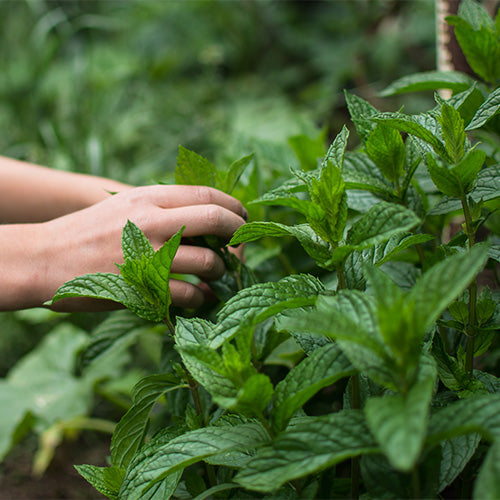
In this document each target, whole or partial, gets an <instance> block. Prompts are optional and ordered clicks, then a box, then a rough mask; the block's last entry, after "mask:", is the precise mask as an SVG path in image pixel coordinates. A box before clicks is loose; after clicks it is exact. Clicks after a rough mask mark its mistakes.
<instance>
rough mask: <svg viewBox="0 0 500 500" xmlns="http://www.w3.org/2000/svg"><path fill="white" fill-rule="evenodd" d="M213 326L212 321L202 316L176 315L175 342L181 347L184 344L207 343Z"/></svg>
mask: <svg viewBox="0 0 500 500" xmlns="http://www.w3.org/2000/svg"><path fill="white" fill-rule="evenodd" d="M214 327H215V325H214V324H213V323H211V322H210V321H207V320H205V319H202V318H182V317H180V316H178V317H177V321H176V324H175V343H176V344H177V345H178V346H181V347H182V346H184V345H186V344H196V345H208V343H209V338H210V335H211V334H212V332H213V329H214Z"/></svg>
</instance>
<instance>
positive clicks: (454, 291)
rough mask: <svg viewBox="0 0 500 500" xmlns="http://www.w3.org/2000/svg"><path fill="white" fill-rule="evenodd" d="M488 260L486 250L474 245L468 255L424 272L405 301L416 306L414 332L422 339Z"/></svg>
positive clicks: (483, 247)
mask: <svg viewBox="0 0 500 500" xmlns="http://www.w3.org/2000/svg"><path fill="white" fill-rule="evenodd" d="M487 259H488V248H487V247H485V246H483V245H475V246H474V247H473V248H472V249H471V250H470V251H469V252H464V253H463V254H457V255H454V256H452V257H449V258H447V259H446V260H444V261H442V262H439V263H438V264H436V265H435V266H433V267H431V268H430V269H429V270H427V271H426V272H425V273H424V274H423V275H422V276H421V277H420V278H419V279H418V280H417V283H416V284H415V286H414V287H413V288H412V289H411V291H410V293H409V294H408V297H407V300H408V301H410V302H413V303H414V304H415V308H414V311H415V316H414V323H415V330H416V331H420V332H421V334H422V335H424V334H425V332H427V330H428V329H429V328H430V327H431V325H432V324H433V323H434V322H435V321H436V320H437V319H438V318H439V316H440V315H441V314H442V312H443V311H444V310H445V309H446V308H447V307H448V305H449V304H450V303H451V302H452V301H453V300H454V299H456V298H457V297H458V296H459V295H460V294H461V293H462V292H463V291H464V289H465V288H466V287H467V286H468V285H469V283H470V282H471V281H472V279H473V278H474V277H475V276H476V275H477V274H478V273H479V271H480V270H481V269H482V268H483V267H484V265H485V264H486V261H487Z"/></svg>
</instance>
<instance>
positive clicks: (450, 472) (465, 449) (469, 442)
mask: <svg viewBox="0 0 500 500" xmlns="http://www.w3.org/2000/svg"><path fill="white" fill-rule="evenodd" d="M480 440H481V436H479V435H478V434H468V435H465V436H459V437H456V438H453V439H450V440H447V441H442V442H441V456H442V459H441V464H440V471H439V491H442V490H444V489H445V488H446V487H447V486H449V485H450V484H451V483H453V481H454V480H455V479H456V478H457V477H458V475H459V474H460V473H461V472H462V470H463V469H464V467H465V466H466V465H467V464H468V463H469V460H470V459H471V458H472V456H473V455H474V453H475V451H476V450H477V447H478V445H479V442H480Z"/></svg>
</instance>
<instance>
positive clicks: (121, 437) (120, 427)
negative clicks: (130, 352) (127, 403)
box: [111, 373, 187, 469]
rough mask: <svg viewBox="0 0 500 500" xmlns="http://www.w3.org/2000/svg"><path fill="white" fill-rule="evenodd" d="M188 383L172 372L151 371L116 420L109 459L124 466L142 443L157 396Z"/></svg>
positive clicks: (134, 391) (117, 464)
mask: <svg viewBox="0 0 500 500" xmlns="http://www.w3.org/2000/svg"><path fill="white" fill-rule="evenodd" d="M181 387H187V385H186V384H183V383H181V382H180V381H179V380H178V379H177V378H176V377H174V376H173V375H171V374H168V373H166V374H161V375H151V376H149V377H146V378H144V379H142V380H141V381H139V382H138V383H137V384H136V386H135V387H134V389H133V392H132V401H133V404H132V406H131V408H130V409H129V410H128V411H127V413H126V414H125V415H124V416H123V417H122V418H121V420H120V421H119V422H118V424H117V426H116V429H115V432H114V433H113V439H112V441H111V463H112V464H113V465H116V466H118V467H120V468H122V469H126V468H127V466H128V464H129V463H130V461H131V460H132V458H133V457H134V455H135V454H136V452H137V450H138V449H139V448H140V446H141V445H142V442H143V440H144V438H145V433H146V430H147V427H148V423H149V415H150V413H151V410H152V409H153V405H154V404H155V403H156V401H157V399H158V398H159V397H160V396H161V395H162V394H164V393H165V392H169V391H173V390H176V389H179V388H181Z"/></svg>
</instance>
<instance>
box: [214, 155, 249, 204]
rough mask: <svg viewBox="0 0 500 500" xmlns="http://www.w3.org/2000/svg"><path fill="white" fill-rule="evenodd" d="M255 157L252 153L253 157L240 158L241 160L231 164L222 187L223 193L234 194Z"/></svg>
mask: <svg viewBox="0 0 500 500" xmlns="http://www.w3.org/2000/svg"><path fill="white" fill-rule="evenodd" d="M253 157H254V154H253V153H252V154H251V155H248V156H244V157H243V158H240V159H239V160H236V161H235V162H233V163H232V164H231V166H230V167H229V170H228V171H227V172H225V173H224V183H223V186H221V188H222V191H224V192H225V193H227V194H231V193H232V192H233V190H234V188H235V187H236V184H238V181H239V179H240V177H241V175H242V174H243V172H244V170H245V169H246V168H247V167H248V165H250V163H251V162H252V160H253ZM219 177H220V174H219Z"/></svg>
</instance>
